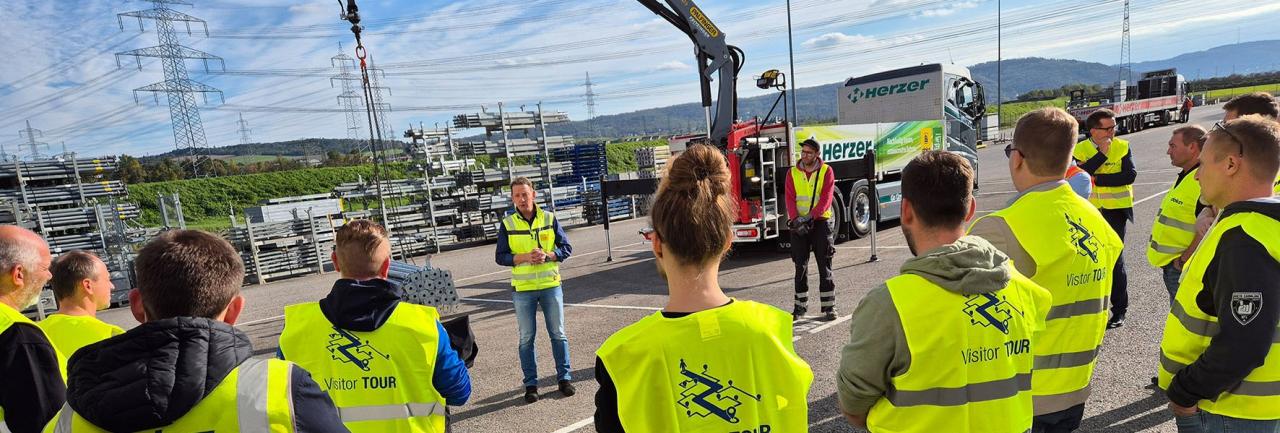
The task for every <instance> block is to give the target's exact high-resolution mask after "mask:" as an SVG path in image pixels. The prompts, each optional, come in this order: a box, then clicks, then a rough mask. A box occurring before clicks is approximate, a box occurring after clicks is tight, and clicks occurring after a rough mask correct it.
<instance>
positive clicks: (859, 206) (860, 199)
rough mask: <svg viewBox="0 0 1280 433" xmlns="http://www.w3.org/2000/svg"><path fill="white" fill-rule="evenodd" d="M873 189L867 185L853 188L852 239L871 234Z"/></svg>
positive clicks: (850, 202)
mask: <svg viewBox="0 0 1280 433" xmlns="http://www.w3.org/2000/svg"><path fill="white" fill-rule="evenodd" d="M872 203H874V201H872V198H871V189H870V188H868V187H867V185H866V184H860V185H858V186H856V187H854V188H853V196H852V199H850V200H849V207H848V209H849V216H850V217H851V218H849V220H850V221H851V223H850V224H849V226H850V228H851V229H850V230H849V232H850V233H849V234H850V237H852V238H854V239H857V238H861V237H864V236H866V235H869V234H871V206H872Z"/></svg>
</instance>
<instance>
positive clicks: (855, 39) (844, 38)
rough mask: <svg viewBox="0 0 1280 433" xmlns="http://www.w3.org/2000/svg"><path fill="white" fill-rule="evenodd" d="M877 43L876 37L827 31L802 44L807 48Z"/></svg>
mask: <svg viewBox="0 0 1280 433" xmlns="http://www.w3.org/2000/svg"><path fill="white" fill-rule="evenodd" d="M873 43H876V38H873V37H870V36H863V35H846V34H844V33H840V32H832V33H827V34H824V35H822V36H818V37H816V38H813V39H809V40H807V41H804V43H802V44H800V45H801V46H803V47H805V48H827V47H835V46H840V45H865V44H873Z"/></svg>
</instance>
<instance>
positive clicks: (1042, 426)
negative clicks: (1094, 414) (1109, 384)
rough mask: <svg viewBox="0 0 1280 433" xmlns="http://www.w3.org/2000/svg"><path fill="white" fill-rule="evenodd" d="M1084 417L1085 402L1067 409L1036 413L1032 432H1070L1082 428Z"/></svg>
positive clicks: (1032, 423)
mask: <svg viewBox="0 0 1280 433" xmlns="http://www.w3.org/2000/svg"><path fill="white" fill-rule="evenodd" d="M1081 418H1084V403H1080V404H1077V405H1075V406H1071V407H1069V408H1067V409H1065V410H1060V411H1057V412H1054V413H1046V414H1044V415H1036V417H1035V418H1033V420H1032V422H1031V433H1068V432H1073V431H1075V430H1076V429H1078V428H1080V419H1081Z"/></svg>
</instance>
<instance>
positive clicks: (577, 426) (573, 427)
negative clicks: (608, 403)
mask: <svg viewBox="0 0 1280 433" xmlns="http://www.w3.org/2000/svg"><path fill="white" fill-rule="evenodd" d="M593 422H595V417H591V418H587V419H584V420H582V421H578V422H575V423H573V424H569V426H568V427H565V428H562V429H560V430H556V431H555V432H553V433H569V432H571V431H574V430H577V429H580V428H583V427H586V426H588V425H591V423H593Z"/></svg>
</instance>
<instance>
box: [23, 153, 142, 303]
mask: <svg viewBox="0 0 1280 433" xmlns="http://www.w3.org/2000/svg"><path fill="white" fill-rule="evenodd" d="M116 167H117V163H116V159H115V158H114V157H109V158H102V159H91V158H76V157H75V154H64V155H62V156H59V157H56V158H54V159H44V160H36V161H7V162H4V163H3V164H0V224H15V225H18V226H21V227H25V228H28V229H30V230H32V231H35V232H36V233H39V234H40V235H41V236H42V237H43V238H44V239H45V240H46V241H47V242H48V243H49V249H50V251H51V252H52V253H53V254H54V255H55V256H57V255H59V254H62V253H65V252H68V251H72V250H86V251H90V252H93V253H94V254H97V255H98V256H99V257H101V258H102V260H103V261H104V262H106V263H107V267H108V269H110V270H111V278H112V280H113V281H114V282H115V284H116V291H115V292H113V293H112V302H113V303H116V302H121V301H123V300H125V299H127V297H128V291H129V289H130V288H131V287H132V283H131V282H130V281H131V278H130V277H129V274H128V272H129V270H130V269H131V268H132V266H131V263H132V250H133V249H132V248H131V244H133V243H135V242H139V241H142V240H144V239H145V233H144V232H143V231H142V230H141V229H139V228H138V227H137V226H136V225H135V224H132V221H133V220H134V219H135V218H137V217H138V215H139V210H138V207H137V206H136V205H134V204H133V203H128V202H125V201H124V199H125V198H126V195H127V191H126V190H125V188H124V184H122V183H120V182H118V181H112V180H105V179H106V176H107V175H108V174H110V173H111V172H113V171H115V170H116Z"/></svg>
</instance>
